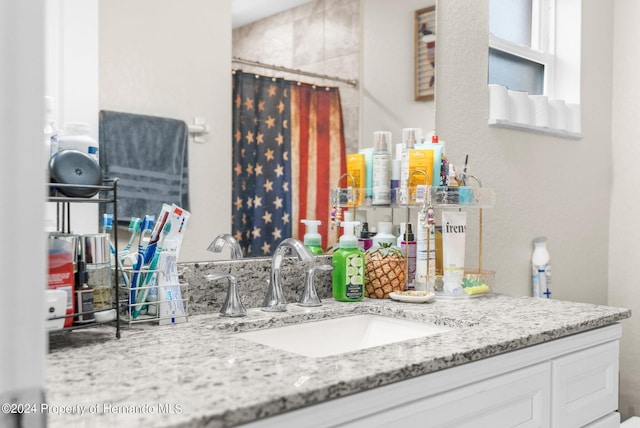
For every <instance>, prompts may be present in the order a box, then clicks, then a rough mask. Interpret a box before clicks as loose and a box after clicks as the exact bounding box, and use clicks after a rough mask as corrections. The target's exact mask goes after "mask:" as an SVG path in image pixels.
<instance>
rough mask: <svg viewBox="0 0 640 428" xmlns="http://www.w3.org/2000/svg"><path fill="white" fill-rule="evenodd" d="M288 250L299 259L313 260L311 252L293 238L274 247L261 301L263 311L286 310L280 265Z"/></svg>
mask: <svg viewBox="0 0 640 428" xmlns="http://www.w3.org/2000/svg"><path fill="white" fill-rule="evenodd" d="M289 250H293V251H294V252H295V254H296V255H297V256H298V259H299V260H306V261H308V260H313V254H311V253H310V252H309V250H308V249H307V247H305V246H304V244H303V243H302V242H300V241H299V240H297V239H295V238H287V239H285V240H284V241H282V242H281V243H280V244H279V245H278V246H277V247H276V250H275V252H274V253H273V258H272V259H271V279H270V281H269V285H268V288H267V295H266V296H265V297H264V301H263V302H262V310H263V311H266V312H284V311H286V310H287V300H286V299H285V298H284V294H283V292H282V284H281V282H280V266H281V265H282V260H284V256H285V255H287V252H288V251H289Z"/></svg>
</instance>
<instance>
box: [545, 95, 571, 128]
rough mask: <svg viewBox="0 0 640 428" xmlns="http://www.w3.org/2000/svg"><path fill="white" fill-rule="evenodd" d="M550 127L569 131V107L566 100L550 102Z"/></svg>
mask: <svg viewBox="0 0 640 428" xmlns="http://www.w3.org/2000/svg"><path fill="white" fill-rule="evenodd" d="M549 127H550V128H552V129H558V130H561V131H566V130H567V105H566V103H565V101H564V100H549Z"/></svg>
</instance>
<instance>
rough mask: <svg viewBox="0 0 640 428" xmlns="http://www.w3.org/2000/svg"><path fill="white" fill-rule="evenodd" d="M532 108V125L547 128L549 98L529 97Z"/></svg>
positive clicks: (540, 96) (542, 96)
mask: <svg viewBox="0 0 640 428" xmlns="http://www.w3.org/2000/svg"><path fill="white" fill-rule="evenodd" d="M529 99H530V100H531V105H532V108H533V125H534V126H537V127H539V128H548V127H549V98H548V97H547V96H546V95H529Z"/></svg>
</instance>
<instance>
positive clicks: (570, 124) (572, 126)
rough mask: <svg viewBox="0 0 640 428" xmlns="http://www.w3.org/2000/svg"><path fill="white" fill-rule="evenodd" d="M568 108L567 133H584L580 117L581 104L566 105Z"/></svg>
mask: <svg viewBox="0 0 640 428" xmlns="http://www.w3.org/2000/svg"><path fill="white" fill-rule="evenodd" d="M566 106H567V131H569V132H575V133H580V132H581V131H582V118H581V117H580V116H581V115H580V104H566Z"/></svg>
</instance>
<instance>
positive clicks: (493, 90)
mask: <svg viewBox="0 0 640 428" xmlns="http://www.w3.org/2000/svg"><path fill="white" fill-rule="evenodd" d="M488 87H489V123H496V122H497V121H498V120H509V94H508V93H507V88H506V87H504V86H502V85H496V84H493V83H491V84H489V85H488Z"/></svg>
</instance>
